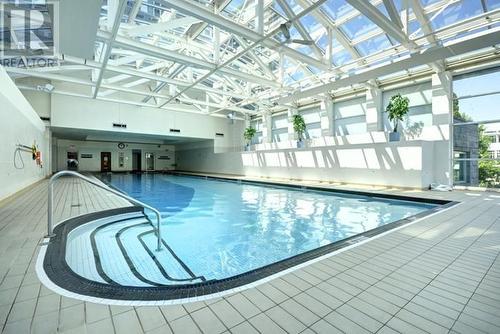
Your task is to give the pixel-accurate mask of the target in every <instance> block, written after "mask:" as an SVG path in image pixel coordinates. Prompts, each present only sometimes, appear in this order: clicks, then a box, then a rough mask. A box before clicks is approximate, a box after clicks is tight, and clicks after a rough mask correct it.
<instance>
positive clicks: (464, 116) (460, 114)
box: [453, 93, 472, 122]
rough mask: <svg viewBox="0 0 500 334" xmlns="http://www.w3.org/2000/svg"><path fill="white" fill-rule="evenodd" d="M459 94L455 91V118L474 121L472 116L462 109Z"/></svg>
mask: <svg viewBox="0 0 500 334" xmlns="http://www.w3.org/2000/svg"><path fill="white" fill-rule="evenodd" d="M459 103H460V102H459V100H458V96H457V94H455V93H453V118H454V119H456V120H458V121H462V122H472V117H470V116H469V115H467V114H466V113H463V112H461V111H460V104H459Z"/></svg>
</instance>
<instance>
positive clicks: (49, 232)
mask: <svg viewBox="0 0 500 334" xmlns="http://www.w3.org/2000/svg"><path fill="white" fill-rule="evenodd" d="M64 175H69V176H76V177H78V178H80V179H82V180H84V181H87V182H88V183H90V184H92V185H94V186H96V187H98V188H101V189H104V190H107V191H109V192H110V193H112V194H113V195H116V196H118V197H121V198H124V199H126V200H128V201H129V202H131V203H133V204H135V205H138V206H142V207H143V208H145V209H149V210H151V211H153V212H154V213H155V215H156V221H157V225H156V237H157V245H156V250H157V251H160V250H161V247H162V244H161V232H160V224H161V215H160V212H159V211H158V210H157V209H155V208H153V207H152V206H149V205H147V204H145V203H142V202H141V201H138V200H136V199H135V198H132V197H130V196H128V195H125V194H124V193H121V192H119V191H116V190H114V189H112V188H110V187H108V186H106V185H104V184H101V183H99V182H96V181H94V180H92V179H91V178H89V177H87V176H85V175H82V174H80V173H78V172H75V171H70V170H63V171H60V172H57V173H55V174H54V175H52V177H51V178H50V180H49V192H48V206H47V235H46V237H47V238H51V237H53V236H55V234H54V224H53V219H54V217H53V212H52V207H53V202H54V196H53V192H54V181H55V180H57V179H58V178H60V177H61V176H64Z"/></svg>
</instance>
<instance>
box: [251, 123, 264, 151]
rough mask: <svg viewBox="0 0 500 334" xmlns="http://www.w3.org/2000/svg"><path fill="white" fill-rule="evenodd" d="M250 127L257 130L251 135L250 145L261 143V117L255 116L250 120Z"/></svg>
mask: <svg viewBox="0 0 500 334" xmlns="http://www.w3.org/2000/svg"><path fill="white" fill-rule="evenodd" d="M250 127H252V128H254V129H255V130H257V131H256V132H255V136H253V138H252V141H251V143H250V144H252V145H256V144H261V143H262V127H263V123H262V118H256V119H253V120H251V121H250Z"/></svg>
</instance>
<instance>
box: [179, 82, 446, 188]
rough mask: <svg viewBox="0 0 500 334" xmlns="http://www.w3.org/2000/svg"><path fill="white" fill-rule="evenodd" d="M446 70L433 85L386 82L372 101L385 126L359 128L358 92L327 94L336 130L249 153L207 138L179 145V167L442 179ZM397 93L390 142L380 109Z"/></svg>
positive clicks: (361, 179) (411, 181)
mask: <svg viewBox="0 0 500 334" xmlns="http://www.w3.org/2000/svg"><path fill="white" fill-rule="evenodd" d="M438 77H439V78H438ZM446 77H447V74H445V75H439V76H438V75H435V76H433V77H432V84H431V83H430V82H424V83H421V84H418V85H415V84H413V85H411V86H407V87H400V88H394V87H393V88H388V89H386V90H385V91H384V92H383V93H382V96H381V100H380V105H378V103H377V104H376V106H375V108H377V110H376V113H378V114H379V115H376V118H378V117H379V116H380V119H381V120H382V122H383V123H384V124H385V130H386V132H379V131H370V132H367V131H366V129H367V126H366V123H365V122H366V119H365V114H366V108H367V107H366V99H365V98H364V97H361V98H359V97H355V98H352V99H346V98H343V99H342V100H341V101H335V99H334V100H333V107H332V111H333V112H332V113H331V114H332V116H333V115H335V119H333V118H332V119H329V122H331V123H332V124H334V128H335V133H336V134H337V136H324V137H320V138H314V139H312V140H310V141H308V142H307V148H304V149H297V148H296V144H295V141H286V140H285V141H280V142H275V143H266V142H264V143H262V144H257V145H255V146H253V151H252V152H239V153H236V152H232V153H224V154H214V149H213V148H212V147H210V145H209V142H207V143H204V144H203V145H199V144H190V145H183V146H178V147H177V148H176V149H177V166H178V169H180V170H188V171H196V172H207V173H228V174H240V175H247V176H257V177H277V178H284V179H303V180H317V181H332V182H346V183H357V184H372V185H384V186H399V187H413V188H427V187H428V186H429V184H430V183H436V182H437V183H442V184H449V183H450V182H451V181H450V177H451V175H450V172H449V171H450V166H449V150H450V141H449V138H450V127H449V124H448V121H447V119H448V118H447V116H449V113H450V112H451V103H450V101H451V100H450V97H451V90H450V89H449V87H448V86H449V84H450V80H451V78H450V80H446ZM438 79H440V80H438ZM397 93H400V94H402V95H403V96H408V97H409V98H410V113H409V117H408V119H407V121H405V122H402V123H403V124H401V126H400V129H402V130H403V131H402V140H401V141H400V142H395V143H391V142H388V140H387V135H388V134H387V131H390V130H392V127H391V125H390V124H389V123H388V121H387V114H386V113H385V112H384V110H385V107H386V106H387V104H388V102H389V99H390V97H391V96H392V95H394V94H397ZM436 115H442V116H443V117H436ZM327 125H328V126H330V125H329V124H327ZM353 126H355V127H353ZM322 127H323V125H322ZM349 127H352V128H349ZM377 127H378V126H376V127H375V128H377Z"/></svg>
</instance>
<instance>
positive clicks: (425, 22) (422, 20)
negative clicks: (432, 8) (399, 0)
mask: <svg viewBox="0 0 500 334" xmlns="http://www.w3.org/2000/svg"><path fill="white" fill-rule="evenodd" d="M408 1H409V2H410V4H411V7H412V8H413V14H415V18H416V19H417V21H418V23H419V24H420V27H422V31H423V32H424V34H425V35H426V39H427V41H428V42H429V43H431V44H436V38H435V37H434V31H433V30H432V28H431V23H430V21H429V19H428V18H427V15H426V14H425V12H424V9H423V8H422V6H421V5H420V0H408Z"/></svg>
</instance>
